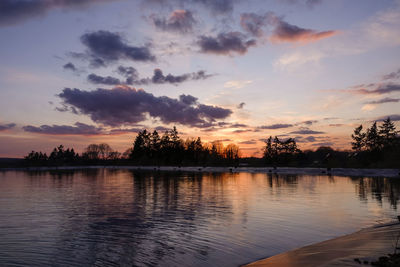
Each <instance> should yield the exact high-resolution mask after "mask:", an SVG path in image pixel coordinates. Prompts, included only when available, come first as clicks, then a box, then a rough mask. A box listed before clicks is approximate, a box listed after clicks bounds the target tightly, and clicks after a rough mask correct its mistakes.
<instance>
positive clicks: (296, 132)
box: [290, 128, 325, 135]
mask: <svg viewBox="0 0 400 267" xmlns="http://www.w3.org/2000/svg"><path fill="white" fill-rule="evenodd" d="M324 133H325V132H320V131H313V130H311V129H308V128H301V129H300V130H297V131H293V132H290V134H307V135H308V134H324Z"/></svg>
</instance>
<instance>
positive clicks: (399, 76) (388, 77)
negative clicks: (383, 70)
mask: <svg viewBox="0 0 400 267" xmlns="http://www.w3.org/2000/svg"><path fill="white" fill-rule="evenodd" d="M392 79H400V69H398V70H397V71H394V72H391V73H389V74H386V75H384V76H383V77H382V80H392Z"/></svg>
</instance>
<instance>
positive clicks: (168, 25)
mask: <svg viewBox="0 0 400 267" xmlns="http://www.w3.org/2000/svg"><path fill="white" fill-rule="evenodd" d="M151 19H152V21H153V24H154V26H155V27H156V28H157V29H159V30H162V31H169V32H179V33H188V32H191V31H192V30H193V25H194V24H195V23H196V20H195V19H194V18H193V14H192V12H190V11H188V10H175V11H173V12H172V13H171V15H170V16H169V18H168V19H166V18H160V17H157V16H155V15H152V16H151Z"/></svg>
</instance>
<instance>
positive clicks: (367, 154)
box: [22, 118, 400, 168]
mask: <svg viewBox="0 0 400 267" xmlns="http://www.w3.org/2000/svg"><path fill="white" fill-rule="evenodd" d="M398 133H399V132H398V131H397V130H396V127H395V125H394V123H393V122H392V121H391V120H390V118H387V119H386V120H384V121H383V122H382V123H381V124H380V125H378V122H374V123H373V124H372V125H371V127H370V128H367V130H366V131H365V132H364V131H363V125H360V126H359V127H356V128H355V129H354V133H353V134H352V135H351V137H352V139H353V142H352V143H351V144H352V151H338V150H334V149H332V148H331V147H326V146H322V147H319V148H318V149H316V150H315V151H311V150H305V151H302V150H300V149H299V148H298V147H297V144H296V141H295V139H294V138H288V139H286V140H281V139H279V138H278V137H275V138H272V136H270V137H269V138H268V139H267V140H266V142H265V146H264V148H263V151H264V155H263V158H241V157H240V150H239V147H238V146H237V145H235V144H229V145H227V146H224V145H223V144H222V143H221V142H219V141H215V142H211V143H203V142H202V141H201V139H200V137H197V138H188V139H186V140H182V139H181V137H180V136H179V134H178V131H177V129H176V127H173V129H171V130H167V131H165V133H164V134H163V135H162V136H161V135H160V134H159V133H158V132H157V131H153V132H152V133H151V132H149V131H147V130H146V129H144V130H142V131H140V132H139V133H138V134H137V136H136V138H135V140H134V142H133V145H132V147H131V148H129V149H127V150H126V151H125V152H124V153H123V154H121V153H119V152H117V151H114V150H113V149H112V148H111V147H110V146H109V145H108V144H91V145H89V146H88V147H87V148H86V150H85V151H84V152H83V153H82V154H81V155H79V154H77V153H75V151H74V149H73V148H71V149H70V148H68V149H65V148H64V146H62V145H60V146H59V147H57V148H54V150H53V151H52V152H51V154H50V156H47V155H46V153H43V152H35V151H32V152H31V153H29V154H28V155H27V156H26V157H25V160H24V162H23V164H22V165H27V166H59V165H93V164H94V165H96V164H101V165H125V164H128V165H154V166H160V165H167V166H168V165H169V166H239V165H246V166H293V167H306V166H311V167H357V168H361V167H363V168H399V167H400V163H399V159H400V137H399V135H398Z"/></svg>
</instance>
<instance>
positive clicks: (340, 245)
mask: <svg viewBox="0 0 400 267" xmlns="http://www.w3.org/2000/svg"><path fill="white" fill-rule="evenodd" d="M399 234H400V223H399V222H394V223H388V224H383V225H375V226H372V227H368V228H364V229H361V230H359V231H357V232H354V233H352V234H348V235H344V236H340V237H337V238H333V239H329V240H326V241H322V242H319V243H315V244H311V245H308V246H304V247H301V248H297V249H294V250H291V251H287V252H283V253H281V254H277V255H274V256H271V257H268V258H264V259H261V260H257V261H254V262H251V263H247V264H244V265H242V267H277V266H280V267H295V266H309V267H316V266H360V265H361V263H364V262H368V263H371V262H374V261H378V259H379V257H382V256H387V254H389V253H393V252H394V245H393V243H394V241H396V240H395V239H396V236H398V235H399ZM360 262H361V263H360Z"/></svg>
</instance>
